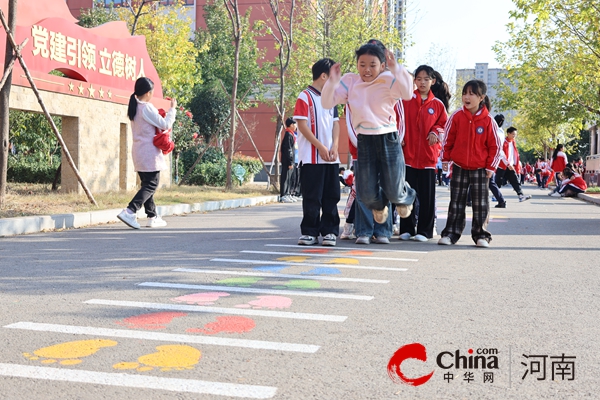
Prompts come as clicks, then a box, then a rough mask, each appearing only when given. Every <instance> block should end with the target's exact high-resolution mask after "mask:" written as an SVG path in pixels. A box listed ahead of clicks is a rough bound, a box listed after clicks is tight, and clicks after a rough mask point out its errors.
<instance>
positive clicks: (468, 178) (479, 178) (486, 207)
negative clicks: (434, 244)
mask: <svg viewBox="0 0 600 400" xmlns="http://www.w3.org/2000/svg"><path fill="white" fill-rule="evenodd" d="M488 185H489V179H488V177H487V176H486V170H485V169H484V168H481V169H477V170H472V171H470V170H466V169H462V168H461V167H459V166H458V165H456V164H454V165H453V167H452V180H451V181H450V205H449V206H448V220H447V222H446V227H445V228H444V230H443V231H442V237H444V236H448V237H449V238H450V240H452V243H456V242H458V239H460V237H461V235H462V232H463V230H464V229H465V225H466V222H467V221H466V207H467V193H468V191H469V188H471V200H472V203H473V221H472V223H471V237H472V238H473V241H474V242H475V243H477V240H478V239H486V240H487V241H488V242H489V241H491V240H492V234H491V233H490V232H488V231H487V230H486V228H487V226H488V222H489V218H490V203H489V194H488Z"/></svg>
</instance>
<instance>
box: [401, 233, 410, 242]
mask: <svg viewBox="0 0 600 400" xmlns="http://www.w3.org/2000/svg"><path fill="white" fill-rule="evenodd" d="M410 238H411V236H410V233H408V232H404V233H403V234H402V235H400V236H399V237H398V239H400V240H410Z"/></svg>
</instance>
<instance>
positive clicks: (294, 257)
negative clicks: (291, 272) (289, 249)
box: [277, 256, 309, 262]
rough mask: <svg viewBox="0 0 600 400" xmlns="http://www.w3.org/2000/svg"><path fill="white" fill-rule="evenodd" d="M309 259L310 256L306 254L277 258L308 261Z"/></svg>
mask: <svg viewBox="0 0 600 400" xmlns="http://www.w3.org/2000/svg"><path fill="white" fill-rule="evenodd" d="M308 259H309V257H306V256H288V257H280V258H277V261H287V262H302V261H306V260H308Z"/></svg>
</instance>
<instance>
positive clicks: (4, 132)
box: [0, 0, 17, 209]
mask: <svg viewBox="0 0 600 400" xmlns="http://www.w3.org/2000/svg"><path fill="white" fill-rule="evenodd" d="M0 12H2V10H0ZM16 25H17V0H9V1H8V31H7V32H6V51H5V58H4V74H3V77H2V81H3V82H4V86H3V87H2V89H1V90H0V209H1V208H3V207H4V203H5V202H6V174H7V171H8V144H9V139H10V138H9V124H8V119H9V100H10V88H11V79H12V66H13V65H14V63H15V56H14V55H13V47H12V45H11V43H10V40H9V36H10V34H11V33H12V32H14V31H15V27H16Z"/></svg>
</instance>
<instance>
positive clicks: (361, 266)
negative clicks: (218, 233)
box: [209, 258, 408, 272]
mask: <svg viewBox="0 0 600 400" xmlns="http://www.w3.org/2000/svg"><path fill="white" fill-rule="evenodd" d="M209 261H212V262H228V263H243V264H275V265H288V266H290V267H293V266H304V267H323V268H326V267H336V268H351V269H368V270H379V271H399V272H404V271H408V269H407V268H393V267H370V266H367V265H352V264H316V263H303V262H288V261H263V260H240V259H237V258H213V259H211V260H209Z"/></svg>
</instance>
